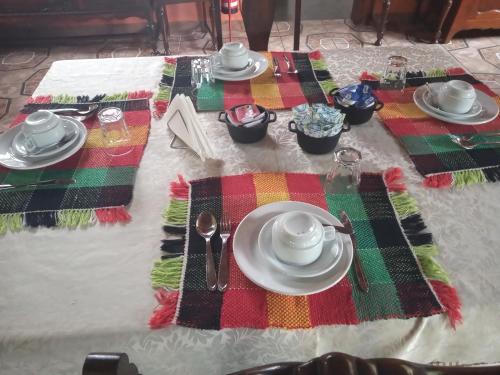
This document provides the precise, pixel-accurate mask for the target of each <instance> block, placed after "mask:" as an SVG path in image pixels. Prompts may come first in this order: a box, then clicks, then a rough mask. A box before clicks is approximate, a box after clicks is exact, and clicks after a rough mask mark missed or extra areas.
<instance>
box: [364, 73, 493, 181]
mask: <svg viewBox="0 0 500 375" xmlns="http://www.w3.org/2000/svg"><path fill="white" fill-rule="evenodd" d="M453 79H457V80H463V81H467V82H469V83H471V84H472V85H473V86H474V87H475V88H476V90H481V91H482V92H484V93H485V94H486V95H488V96H490V97H492V98H493V99H494V100H495V101H496V103H497V104H499V105H500V97H499V96H498V95H496V94H495V93H494V92H493V91H491V90H490V89H489V88H488V87H487V86H486V85H485V84H483V83H482V82H480V81H478V80H477V79H475V78H474V77H472V76H471V75H469V74H466V73H465V71H464V70H463V69H461V68H453V69H448V70H446V71H444V70H434V71H430V72H416V73H415V72H412V73H408V76H407V80H406V88H405V90H404V91H403V92H401V91H400V90H392V89H384V88H381V87H380V82H379V79H378V77H377V76H376V75H373V74H367V73H364V74H363V75H362V76H361V80H362V81H363V82H364V83H367V84H370V85H371V86H372V87H373V88H375V89H376V90H375V94H376V95H377V97H378V98H379V99H380V100H381V101H382V102H384V104H385V105H384V108H382V110H380V111H379V112H378V114H379V116H380V117H381V118H382V121H383V123H384V124H385V126H386V128H387V129H388V130H389V131H390V132H391V134H392V135H393V136H394V137H396V138H397V139H398V141H399V142H400V143H401V144H402V146H403V147H404V148H405V150H406V151H407V152H408V154H409V155H410V158H411V160H412V161H413V164H415V167H416V169H417V171H418V172H419V173H420V174H421V175H422V176H424V177H425V179H424V185H425V186H427V187H436V188H448V187H451V186H456V187H462V186H465V185H469V184H476V183H483V182H488V181H490V182H495V181H498V180H500V147H499V145H483V146H479V147H477V148H474V149H472V150H466V149H464V148H462V147H461V146H459V145H457V144H456V143H454V142H452V141H451V138H450V134H459V135H460V134H468V135H475V140H478V141H481V140H486V139H485V138H484V137H482V136H481V134H484V133H486V132H495V131H500V117H497V118H496V119H495V120H493V121H490V122H489V123H486V124H484V125H474V126H465V125H456V124H450V123H448V122H444V121H441V120H438V119H435V118H433V117H431V116H429V115H427V114H426V113H424V112H422V111H421V110H420V109H419V108H418V107H417V105H416V104H415V103H414V101H413V93H414V92H415V90H416V88H417V87H419V86H422V85H424V84H425V83H426V82H446V81H449V80H453Z"/></svg>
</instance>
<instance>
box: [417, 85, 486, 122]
mask: <svg viewBox="0 0 500 375" xmlns="http://www.w3.org/2000/svg"><path fill="white" fill-rule="evenodd" d="M434 84H435V83H434ZM428 94H429V95H430V93H429V92H428V91H425V92H424V93H423V94H422V102H423V103H424V104H425V105H426V106H427V107H428V108H429V109H431V110H433V111H434V112H436V113H437V114H438V115H441V116H447V117H449V118H452V119H467V118H472V117H475V116H477V115H479V114H480V113H481V111H482V110H483V106H482V105H481V103H480V102H479V100H477V99H476V100H475V101H474V104H476V103H477V105H479V107H480V109H479V111H477V112H476V113H472V114H470V113H469V112H470V111H469V112H466V113H462V114H459V113H451V112H446V111H443V110H442V109H440V108H436V107H435V106H433V105H432V104H430V103H429V100H428V98H426V96H428ZM471 110H472V108H471Z"/></svg>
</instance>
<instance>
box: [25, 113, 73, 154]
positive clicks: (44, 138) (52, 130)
mask: <svg viewBox="0 0 500 375" xmlns="http://www.w3.org/2000/svg"><path fill="white" fill-rule="evenodd" d="M21 126H22V128H21V131H22V133H23V135H24V138H25V139H26V142H25V144H24V147H25V148H26V151H28V152H32V151H35V150H36V149H40V148H44V147H48V146H51V145H54V144H56V143H57V142H59V141H60V140H61V139H62V138H63V137H64V135H65V134H66V132H65V130H64V124H63V122H62V121H61V118H60V117H59V116H58V115H56V114H55V113H52V112H50V111H44V110H40V111H36V112H34V113H32V114H30V115H29V116H28V117H27V118H26V120H24V123H23V124H22V125H21Z"/></svg>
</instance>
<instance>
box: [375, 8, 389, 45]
mask: <svg viewBox="0 0 500 375" xmlns="http://www.w3.org/2000/svg"><path fill="white" fill-rule="evenodd" d="M390 7H391V0H384V4H383V8H382V18H381V19H380V23H379V24H378V28H377V41H376V42H375V45H376V46H380V45H382V39H383V38H384V32H385V26H386V24H387V19H388V18H389V8H390Z"/></svg>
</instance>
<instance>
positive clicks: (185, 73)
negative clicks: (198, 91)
mask: <svg viewBox="0 0 500 375" xmlns="http://www.w3.org/2000/svg"><path fill="white" fill-rule="evenodd" d="M195 58H197V56H181V57H178V58H177V65H176V66H177V68H176V69H175V79H174V83H173V87H172V93H171V95H170V98H171V99H173V98H175V96H176V95H178V94H184V95H186V96H189V97H190V98H191V101H192V102H193V104H194V106H195V108H197V107H196V95H195V94H194V92H193V87H192V86H191V60H192V59H195Z"/></svg>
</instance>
